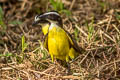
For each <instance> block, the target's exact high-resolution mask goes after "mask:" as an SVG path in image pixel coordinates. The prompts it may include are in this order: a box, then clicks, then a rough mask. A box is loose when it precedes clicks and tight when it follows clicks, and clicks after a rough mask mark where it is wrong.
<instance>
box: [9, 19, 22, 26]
mask: <svg viewBox="0 0 120 80" xmlns="http://www.w3.org/2000/svg"><path fill="white" fill-rule="evenodd" d="M9 24H13V25H20V24H22V22H21V21H17V20H15V21H11V22H9Z"/></svg>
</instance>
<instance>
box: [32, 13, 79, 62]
mask: <svg viewBox="0 0 120 80" xmlns="http://www.w3.org/2000/svg"><path fill="white" fill-rule="evenodd" d="M35 25H39V26H41V27H42V32H43V34H44V36H45V38H44V47H45V48H46V49H47V50H48V52H49V54H50V56H51V59H52V62H54V59H58V60H61V61H65V62H69V61H70V60H73V59H74V58H75V57H76V56H78V54H79V53H80V52H81V48H80V47H79V46H78V44H77V42H76V41H75V40H74V39H73V38H72V36H71V34H70V33H69V32H68V31H67V30H65V29H64V28H63V21H62V17H61V16H60V14H59V13H58V12H57V11H49V12H45V13H41V14H38V15H36V16H35V18H34V22H33V26H35Z"/></svg>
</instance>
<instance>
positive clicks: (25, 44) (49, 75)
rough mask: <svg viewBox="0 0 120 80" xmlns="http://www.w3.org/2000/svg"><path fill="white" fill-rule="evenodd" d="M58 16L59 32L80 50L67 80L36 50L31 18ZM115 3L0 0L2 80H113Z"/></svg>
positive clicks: (118, 22)
mask: <svg viewBox="0 0 120 80" xmlns="http://www.w3.org/2000/svg"><path fill="white" fill-rule="evenodd" d="M53 10H54V11H58V12H59V13H60V15H61V17H62V19H63V24H64V28H65V30H67V31H68V32H69V33H70V34H71V35H72V37H73V38H74V39H75V40H76V41H77V43H78V45H79V46H80V47H82V48H83V49H85V52H84V53H83V54H82V53H81V54H80V55H79V56H78V57H77V58H76V59H75V61H74V62H71V73H72V74H71V75H66V73H65V68H63V67H61V66H60V65H58V64H57V65H55V64H53V63H52V62H51V59H50V57H49V54H47V51H46V50H45V49H44V48H43V47H42V41H43V33H42V32H41V27H40V26H38V27H33V26H32V22H33V21H34V17H35V16H36V15H37V14H40V13H43V12H48V11H53ZM119 74H120V0H0V78H1V79H2V80H51V79H53V80H64V79H77V80H78V79H79V80H119V79H120V75H119Z"/></svg>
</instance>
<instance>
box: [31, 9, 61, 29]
mask: <svg viewBox="0 0 120 80" xmlns="http://www.w3.org/2000/svg"><path fill="white" fill-rule="evenodd" d="M51 23H54V24H57V25H58V26H60V27H62V26H63V25H62V18H61V17H60V15H59V13H58V12H55V11H50V12H46V13H42V14H39V15H36V16H35V19H34V22H33V25H41V26H42V27H43V25H46V24H49V25H51Z"/></svg>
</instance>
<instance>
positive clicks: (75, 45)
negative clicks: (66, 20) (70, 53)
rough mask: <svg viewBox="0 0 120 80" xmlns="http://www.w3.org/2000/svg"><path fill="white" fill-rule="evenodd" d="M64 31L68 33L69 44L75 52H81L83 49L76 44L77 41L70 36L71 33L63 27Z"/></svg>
mask: <svg viewBox="0 0 120 80" xmlns="http://www.w3.org/2000/svg"><path fill="white" fill-rule="evenodd" d="M64 31H65V32H66V33H67V34H68V37H69V40H70V46H71V47H73V48H74V49H75V50H76V51H77V52H79V53H82V52H83V51H84V49H83V48H81V47H80V46H78V44H77V42H76V41H75V40H74V39H73V38H72V36H71V34H70V33H69V32H68V31H66V30H65V29H64Z"/></svg>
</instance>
